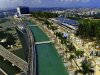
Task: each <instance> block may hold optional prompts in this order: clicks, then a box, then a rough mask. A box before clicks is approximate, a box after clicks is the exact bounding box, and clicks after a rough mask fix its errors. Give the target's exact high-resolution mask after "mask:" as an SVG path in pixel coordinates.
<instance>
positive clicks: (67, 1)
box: [0, 0, 100, 9]
mask: <svg viewBox="0 0 100 75" xmlns="http://www.w3.org/2000/svg"><path fill="white" fill-rule="evenodd" d="M17 6H29V7H100V0H12V1H11V0H0V9H4V8H15V7H17Z"/></svg>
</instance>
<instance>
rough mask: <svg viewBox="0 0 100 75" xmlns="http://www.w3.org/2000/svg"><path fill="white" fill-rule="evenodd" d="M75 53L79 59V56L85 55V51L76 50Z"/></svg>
mask: <svg viewBox="0 0 100 75" xmlns="http://www.w3.org/2000/svg"><path fill="white" fill-rule="evenodd" d="M74 53H75V55H76V56H77V57H79V56H82V55H83V54H84V51H81V50H76V51H75V52H74Z"/></svg>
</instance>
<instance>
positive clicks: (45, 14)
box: [32, 11, 58, 18]
mask: <svg viewBox="0 0 100 75" xmlns="http://www.w3.org/2000/svg"><path fill="white" fill-rule="evenodd" d="M32 16H33V17H35V18H38V17H40V18H52V17H58V15H57V14H55V13H51V12H40V11H38V12H32Z"/></svg>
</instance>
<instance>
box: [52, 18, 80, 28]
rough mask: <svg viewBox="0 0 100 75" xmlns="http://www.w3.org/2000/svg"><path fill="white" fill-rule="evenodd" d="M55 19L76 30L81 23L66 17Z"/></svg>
mask: <svg viewBox="0 0 100 75" xmlns="http://www.w3.org/2000/svg"><path fill="white" fill-rule="evenodd" d="M52 20H54V19H52ZM54 21H57V23H60V24H62V25H64V26H67V27H69V28H71V29H74V30H76V29H77V27H78V24H79V23H78V22H77V21H76V20H72V19H66V18H64V17H58V18H55V20H54Z"/></svg>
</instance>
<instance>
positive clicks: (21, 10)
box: [17, 6, 29, 16]
mask: <svg viewBox="0 0 100 75" xmlns="http://www.w3.org/2000/svg"><path fill="white" fill-rule="evenodd" d="M17 13H18V16H23V15H28V14H29V8H28V7H24V6H19V7H17Z"/></svg>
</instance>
